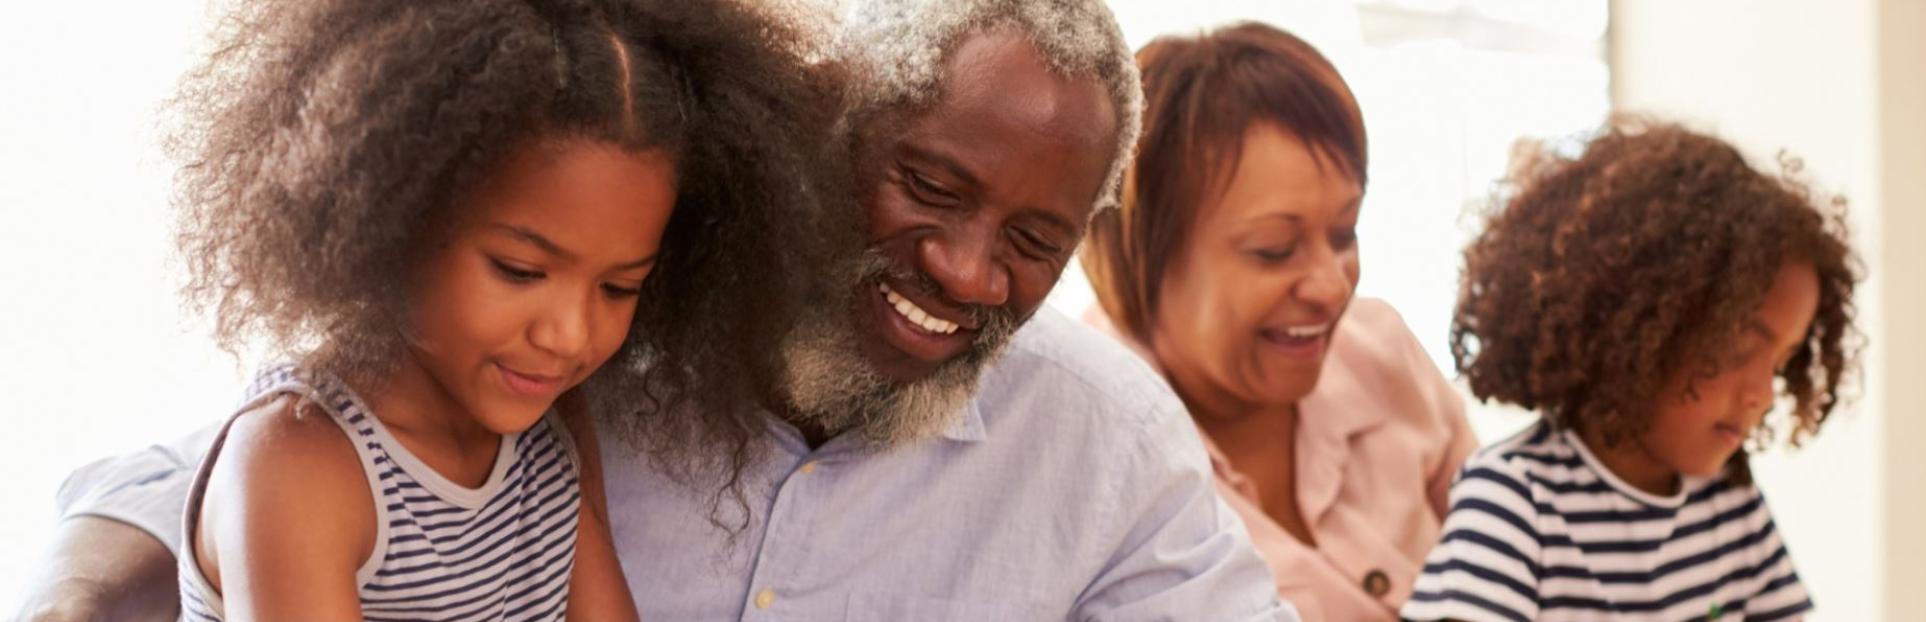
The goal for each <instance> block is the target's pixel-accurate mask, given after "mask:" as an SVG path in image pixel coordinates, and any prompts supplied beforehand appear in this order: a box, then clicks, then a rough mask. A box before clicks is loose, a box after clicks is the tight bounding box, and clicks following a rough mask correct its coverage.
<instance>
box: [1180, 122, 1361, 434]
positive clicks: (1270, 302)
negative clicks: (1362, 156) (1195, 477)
mask: <svg viewBox="0 0 1926 622" xmlns="http://www.w3.org/2000/svg"><path fill="white" fill-rule="evenodd" d="M1362 196H1363V188H1362V187H1361V186H1360V185H1359V184H1358V182H1357V181H1356V180H1353V179H1351V178H1350V176H1348V175H1346V174H1344V173H1343V172H1342V170H1341V169H1340V168H1339V167H1338V166H1337V165H1335V164H1334V163H1333V162H1331V161H1329V160H1328V158H1327V159H1326V160H1323V161H1321V160H1320V159H1319V158H1318V157H1317V156H1316V155H1314V154H1313V153H1312V151H1311V149H1310V147H1308V146H1307V145H1305V144H1304V142H1303V141H1301V140H1299V139H1298V138H1297V137H1296V136H1295V135H1294V134H1292V133H1290V132H1288V131H1286V130H1284V129H1283V128H1281V127H1278V126H1276V125H1274V124H1271V123H1258V124H1256V125H1253V126H1252V127H1251V128H1250V129H1249V130H1247V131H1246V132H1245V136H1244V145H1243V154H1242V157H1241V158H1240V159H1239V161H1238V165H1237V168H1236V170H1235V171H1233V172H1232V174H1231V177H1230V179H1229V183H1228V185H1227V186H1225V187H1224V192H1223V194H1222V196H1221V197H1219V198H1218V200H1216V201H1214V202H1212V203H1210V204H1207V205H1204V206H1202V207H1201V208H1200V209H1199V211H1198V214H1197V222H1196V223H1195V225H1194V227H1193V229H1192V233H1191V235H1190V239H1188V240H1185V241H1184V243H1183V247H1182V248H1181V249H1180V250H1179V252H1178V256H1177V257H1176V258H1175V260H1174V261H1173V262H1172V264H1171V266H1170V267H1169V269H1168V270H1166V272H1165V276H1164V282H1163V291H1162V293H1161V299H1160V300H1159V303H1160V305H1159V309H1158V312H1157V318H1156V322H1155V326H1154V327H1153V331H1154V334H1153V335H1152V340H1151V341H1152V343H1151V347H1152V349H1153V350H1154V351H1155V353H1156V355H1157V357H1158V360H1159V361H1160V362H1161V363H1163V364H1164V366H1165V368H1166V369H1167V370H1169V373H1170V375H1171V379H1172V381H1173V383H1174V384H1175V385H1177V388H1178V390H1179V392H1181V393H1183V394H1184V397H1185V399H1187V400H1190V401H1192V402H1194V403H1200V404H1202V405H1204V406H1205V408H1206V409H1215V410H1223V409H1226V408H1235V409H1253V408H1264V407H1272V406H1281V405H1288V404H1293V403H1296V402H1297V401H1298V400H1299V399H1302V398H1303V397H1304V396H1305V394H1308V393H1310V391H1311V389H1312V387H1314V386H1316V385H1317V379H1318V372H1319V370H1320V369H1321V367H1322V365H1323V363H1324V356H1325V353H1326V352H1328V351H1329V350H1330V345H1331V336H1332V334H1333V332H1334V329H1335V327H1336V324H1337V321H1338V319H1339V318H1340V317H1342V316H1343V315H1344V310H1345V308H1346V307H1347V306H1348V305H1349V304H1350V301H1351V293H1352V292H1353V291H1354V290H1356V288H1357V283H1358V244H1357V223H1358V204H1359V201H1360V199H1361V198H1362ZM1199 414H1200V415H1201V414H1209V413H1199ZM1219 414H1229V413H1219Z"/></svg>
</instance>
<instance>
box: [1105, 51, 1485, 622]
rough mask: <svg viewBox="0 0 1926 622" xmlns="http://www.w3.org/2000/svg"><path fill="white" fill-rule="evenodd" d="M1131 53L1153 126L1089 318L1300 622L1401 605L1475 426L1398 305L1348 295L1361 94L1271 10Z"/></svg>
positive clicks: (1379, 613)
mask: <svg viewBox="0 0 1926 622" xmlns="http://www.w3.org/2000/svg"><path fill="white" fill-rule="evenodd" d="M1137 62H1138V64H1139V65H1140V66H1141V67H1142V70H1143V79H1144V91H1145V95H1146V96H1147V108H1146V110H1145V127H1144V134H1143V138H1142V141H1141V142H1140V143H1139V144H1138V145H1139V155H1138V157H1137V160H1136V162H1135V164H1134V165H1133V166H1132V168H1131V169H1130V171H1129V172H1128V176H1127V178H1126V182H1125V183H1126V184H1127V185H1126V195H1125V198H1124V202H1123V205H1122V207H1121V209H1118V210H1114V211H1111V212H1108V213H1105V214H1103V215H1101V216H1100V217H1099V218H1098V220H1097V221H1096V222H1095V223H1094V225H1093V227H1092V231H1091V235H1090V239H1089V241H1088V242H1087V244H1088V246H1087V247H1086V249H1085V251H1084V253H1083V265H1084V269H1085V270H1086V271H1087V272H1088V273H1089V275H1090V280H1091V282H1092V284H1093V285H1094V286H1095V288H1096V290H1097V297H1098V300H1099V302H1100V303H1101V305H1102V309H1101V311H1102V313H1101V314H1098V313H1096V312H1095V310H1093V312H1092V314H1091V317H1090V318H1089V319H1090V320H1091V321H1092V322H1093V323H1096V324H1098V325H1100V326H1102V327H1105V328H1109V329H1111V330H1113V331H1115V332H1116V333H1118V334H1120V336H1121V337H1122V338H1124V339H1125V340H1126V341H1128V342H1131V343H1132V344H1133V345H1135V346H1137V350H1138V351H1139V352H1140V353H1142V354H1143V355H1144V356H1145V357H1146V358H1147V359H1149V360H1150V361H1151V362H1152V364H1153V365H1155V366H1157V367H1158V369H1159V370H1160V371H1162V372H1163V374H1164V375H1165V377H1166V378H1168V379H1169V381H1170V384H1171V385H1172V386H1173V387H1175V388H1176V389H1177V393H1178V394H1179V395H1180V396H1181V397H1182V398H1183V400H1184V402H1185V403H1186V405H1187V406H1189V409H1190V412H1191V416H1192V417H1193V419H1194V420H1195V421H1196V424H1197V426H1198V428H1199V429H1200V430H1201V431H1202V432H1203V436H1204V438H1205V441H1206V443H1207V444H1208V445H1209V446H1210V451H1211V455H1212V459H1213V462H1214V463H1215V464H1214V466H1215V468H1216V476H1217V484H1218V489H1219V491H1220V492H1221V493H1222V494H1223V496H1224V497H1225V499H1226V500H1227V501H1228V502H1229V503H1230V505H1231V507H1232V508H1234V509H1235V510H1236V511H1237V512H1238V514H1239V515H1240V516H1241V517H1242V518H1243V520H1244V524H1245V526H1246V527H1248V528H1249V530H1250V532H1251V536H1252V538H1253V540H1255V542H1256V543H1257V545H1258V547H1259V549H1260V551H1261V552H1262V553H1263V554H1264V556H1265V558H1266V560H1267V561H1268V562H1269V563H1270V566H1271V569H1272V570H1273V571H1274V572H1275V574H1276V576H1277V589H1278V592H1279V593H1280V594H1281V595H1282V596H1284V597H1285V598H1287V599H1288V600H1290V601H1291V602H1293V603H1295V604H1296V605H1297V607H1298V608H1299V610H1300V611H1301V612H1302V613H1303V614H1304V617H1305V619H1307V620H1374V619H1383V620H1390V619H1395V618H1396V614H1397V611H1398V607H1399V606H1400V605H1401V604H1403V602H1404V601H1405V600H1406V599H1407V598H1408V597H1409V596H1410V593H1411V585H1412V582H1413V580H1414V578H1415V576H1416V575H1417V574H1418V572H1419V571H1420V570H1421V568H1422V566H1423V564H1424V556H1425V553H1426V551H1428V550H1429V549H1430V548H1431V546H1432V544H1433V543H1434V542H1435V541H1436V540H1437V536H1438V530H1439V525H1440V523H1441V517H1442V516H1443V515H1444V512H1445V509H1446V507H1445V503H1446V501H1445V500H1446V492H1447V489H1448V488H1449V487H1450V485H1451V481H1452V478H1453V476H1454V475H1455V473H1456V472H1457V470H1458V467H1459V465H1460V463H1462V462H1463V461H1464V459H1465V457H1466V455H1468V454H1469V453H1470V452H1471V450H1472V449H1473V448H1474V446H1475V440H1474V438H1473V437H1472V434H1471V430H1470V427H1469V426H1468V425H1467V424H1466V422H1465V418H1464V402H1463V400H1462V398H1460V397H1459V395H1458V394H1457V393H1456V392H1454V391H1453V390H1452V388H1451V387H1450V386H1449V385H1448V384H1447V383H1446V381H1445V379H1444V377H1443V376H1442V375H1441V374H1439V373H1438V370H1437V368H1436V367H1434V366H1433V365H1432V363H1431V362H1430V361H1431V359H1430V358H1428V357H1427V356H1426V355H1425V353H1424V351H1423V349H1422V348H1420V347H1419V345H1418V343H1417V340H1416V339H1415V338H1414V337H1413V336H1412V335H1411V332H1410V330H1409V329H1408V328H1406V327H1405V325H1404V323H1403V321H1402V320H1401V319H1400V318H1399V317H1398V315H1397V313H1396V312H1395V311H1393V310H1392V309H1391V307H1390V306H1389V305H1386V304H1385V303H1384V302H1382V301H1379V300H1373V299H1357V298H1355V297H1354V296H1353V294H1354V292H1355V290H1356V286H1357V282H1358V239H1357V233H1356V229H1357V222H1358V210H1359V203H1360V199H1361V198H1362V196H1363V191H1364V182H1365V137H1364V124H1363V119H1362V116H1361V114H1360V112H1359V110H1358V105H1357V102H1356V100H1355V99H1354V98H1353V97H1352V95H1351V92H1350V89H1349V87H1348V86H1346V85H1345V83H1344V80H1343V79H1342V78H1341V77H1339V76H1338V73H1337V71H1336V69H1335V68H1333V67H1332V66H1331V64H1330V62H1329V61H1327V60H1325V59H1324V57H1323V56H1322V55H1320V54H1319V53H1318V52H1317V51H1316V50H1315V49H1313V48H1312V47H1311V46H1309V45H1308V44H1306V43H1305V42H1303V41H1302V40H1299V39H1298V38H1297V37H1295V36H1292V35H1290V34H1289V33H1286V32H1283V31H1280V30H1277V29H1275V28H1272V27H1269V26H1265V25H1261V24H1242V25H1236V26H1232V27H1228V28H1224V29H1221V30H1217V31H1214V32H1210V33H1206V34H1203V35H1201V36H1197V37H1166V38H1162V39H1158V40H1157V41H1154V42H1152V43H1151V44H1150V45H1148V46H1146V47H1145V48H1144V49H1143V50H1141V51H1139V52H1138V54H1137Z"/></svg>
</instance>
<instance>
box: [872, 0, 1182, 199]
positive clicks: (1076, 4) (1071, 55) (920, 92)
mask: <svg viewBox="0 0 1926 622" xmlns="http://www.w3.org/2000/svg"><path fill="white" fill-rule="evenodd" d="M854 5H855V6H854V7H852V10H851V11H850V13H849V15H848V16H847V18H846V19H845V20H844V23H843V24H842V28H841V37H840V38H839V40H838V42H837V50H836V53H837V56H839V57H840V59H841V60H842V61H843V63H844V64H845V65H846V66H847V67H848V68H849V69H850V70H851V71H854V72H855V73H856V76H857V77H856V79H855V80H854V81H853V82H854V84H852V85H851V86H850V90H849V98H850V101H849V102H848V106H847V108H846V109H845V112H844V117H843V122H842V130H843V131H844V132H856V133H861V132H863V131H865V129H866V126H867V125H869V124H870V123H872V122H874V121H876V120H878V119H881V118H886V116H888V115H886V114H885V113H901V112H904V111H915V110H921V109H923V108H925V107H926V106H928V105H930V104H931V103H933V102H934V101H936V99H937V97H938V96H939V95H941V94H942V89H941V88H940V87H941V85H940V81H941V78H942V70H943V63H944V62H945V61H946V60H948V59H949V57H950V53H951V52H954V51H955V50H956V48H957V46H958V45H959V44H961V43H962V42H963V41H964V40H965V39H967V38H969V36H970V35H973V34H978V33H982V32H986V31H990V30H994V29H997V28H1014V29H1015V30H1016V31H1017V32H1019V33H1021V34H1023V35H1024V36H1026V37H1027V38H1028V39H1029V40H1030V42H1031V43H1032V44H1034V45H1036V46H1037V49H1038V50H1039V51H1040V52H1041V53H1042V54H1043V57H1044V62H1045V63H1047V64H1048V66H1049V67H1050V69H1051V70H1053V71H1055V72H1057V73H1058V74H1060V75H1062V76H1065V77H1069V78H1078V79H1082V78H1089V79H1095V80H1097V81H1098V82H1100V83H1101V84H1103V85H1104V88H1105V90H1106V91H1108V92H1109V94H1110V102H1111V106H1112V108H1114V109H1115V110H1116V111H1117V143H1116V153H1115V154H1114V155H1113V156H1112V157H1111V161H1110V168H1109V172H1108V173H1107V174H1106V175H1105V176H1104V185H1103V189H1102V191H1101V192H1100V193H1098V195H1097V200H1096V204H1095V209H1093V210H1091V214H1092V215H1093V216H1094V215H1095V214H1097V213H1100V212H1102V211H1103V210H1104V209H1106V208H1110V207H1113V206H1115V205H1116V202H1117V196H1118V192H1119V189H1120V186H1121V185H1122V183H1123V172H1124V169H1125V167H1127V166H1128V165H1129V164H1130V158H1131V157H1132V155H1133V154H1134V152H1135V149H1136V145H1137V134H1138V132H1139V129H1140V128H1141V127H1142V120H1143V108H1144V103H1143V102H1144V96H1143V85H1142V84H1141V82H1140V78H1139V76H1138V74H1137V63H1136V60H1135V58H1134V57H1133V56H1132V55H1131V52H1130V46H1129V44H1127V43H1125V42H1124V38H1123V31H1122V30H1121V29H1119V28H1118V27H1117V19H1116V17H1115V16H1113V15H1111V13H1110V8H1109V7H1107V6H1104V3H1103V1H1102V0H854Z"/></svg>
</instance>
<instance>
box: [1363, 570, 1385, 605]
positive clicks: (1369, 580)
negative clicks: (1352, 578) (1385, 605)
mask: <svg viewBox="0 0 1926 622" xmlns="http://www.w3.org/2000/svg"><path fill="white" fill-rule="evenodd" d="M1390 591H1391V577H1389V576H1386V575H1385V574H1384V571H1383V570H1373V571H1371V572H1370V573H1368V574H1366V575H1364V592H1365V593H1366V594H1370V595H1371V597H1372V598H1383V597H1384V595H1385V594H1386V593H1389V592H1390Z"/></svg>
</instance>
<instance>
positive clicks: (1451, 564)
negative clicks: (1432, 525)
mask: <svg viewBox="0 0 1926 622" xmlns="http://www.w3.org/2000/svg"><path fill="white" fill-rule="evenodd" d="M1524 481H1525V478H1524V477H1522V476H1521V475H1519V474H1517V473H1514V472H1511V470H1510V469H1508V468H1506V465H1504V464H1502V463H1499V462H1497V461H1496V460H1495V459H1493V460H1479V459H1474V460H1473V462H1472V464H1470V465H1467V466H1466V467H1465V470H1464V473H1463V474H1462V475H1460V476H1459V478H1458V483H1456V484H1454V485H1452V487H1451V511H1450V512H1449V513H1447V514H1446V515H1445V523H1444V529H1443V535H1442V536H1441V537H1440V538H1439V541H1438V545H1437V547H1435V548H1433V549H1432V550H1431V554H1430V555H1429V556H1428V557H1427V558H1426V559H1425V565H1424V572H1423V574H1420V575H1419V576H1418V581H1417V583H1416V585H1414V586H1413V587H1412V592H1411V600H1410V601H1409V602H1407V603H1405V606H1404V610H1403V612H1402V614H1401V615H1402V617H1404V618H1405V619H1407V620H1463V621H1465V622H1485V621H1499V620H1507V621H1517V622H1527V621H1529V620H1532V619H1535V618H1537V617H1538V579H1539V575H1540V572H1541V571H1540V569H1541V567H1542V566H1541V564H1540V554H1539V546H1538V541H1539V533H1538V529H1537V511H1536V510H1535V509H1534V507H1533V505H1532V500H1531V498H1532V495H1531V490H1530V488H1528V487H1526V486H1525V484H1524Z"/></svg>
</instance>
